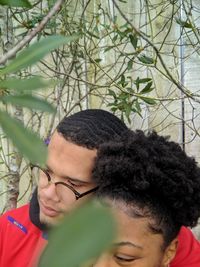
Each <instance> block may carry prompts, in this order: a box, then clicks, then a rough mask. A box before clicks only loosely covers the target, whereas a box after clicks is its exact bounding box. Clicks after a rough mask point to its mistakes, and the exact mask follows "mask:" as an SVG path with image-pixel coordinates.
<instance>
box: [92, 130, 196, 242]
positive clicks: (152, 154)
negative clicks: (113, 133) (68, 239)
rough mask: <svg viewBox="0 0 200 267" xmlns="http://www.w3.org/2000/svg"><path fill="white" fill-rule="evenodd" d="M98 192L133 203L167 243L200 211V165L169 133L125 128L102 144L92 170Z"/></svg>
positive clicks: (194, 219) (194, 223) (188, 224)
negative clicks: (150, 220)
mask: <svg viewBox="0 0 200 267" xmlns="http://www.w3.org/2000/svg"><path fill="white" fill-rule="evenodd" d="M93 179H94V181H95V182H96V183H97V184H98V185H99V190H98V195H99V196H103V197H108V198H112V199H117V200H122V201H124V202H126V203H128V204H134V205H136V206H137V207H139V209H140V210H142V211H143V216H147V215H148V216H150V217H152V218H154V221H155V222H156V223H155V225H154V226H153V227H152V228H154V229H153V230H155V231H156V232H161V233H162V234H163V236H164V239H165V242H166V245H167V244H169V243H170V242H171V241H172V240H173V238H175V237H176V236H177V234H178V232H179V230H180V227H181V226H182V225H184V226H190V227H193V226H195V225H196V224H197V221H198V218H199V217H200V168H199V167H198V166H197V163H196V162H195V160H194V158H192V157H189V156H187V155H186V153H185V152H184V151H183V150H182V149H181V147H180V146H179V145H178V144H177V143H175V142H171V141H169V138H168V137H162V136H159V135H157V134H156V133H155V132H152V133H148V134H147V135H145V134H144V132H142V131H136V132H132V131H127V132H126V133H125V134H124V135H123V137H121V138H118V139H117V140H115V141H113V142H108V143H106V144H103V145H101V146H100V148H99V150H98V155H97V159H96V164H95V168H94V170H93Z"/></svg>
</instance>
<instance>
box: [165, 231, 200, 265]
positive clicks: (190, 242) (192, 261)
mask: <svg viewBox="0 0 200 267" xmlns="http://www.w3.org/2000/svg"><path fill="white" fill-rule="evenodd" d="M178 241H179V244H178V250H177V253H176V257H175V258H174V259H173V261H172V262H171V264H170V267H200V242H199V241H198V240H196V239H195V237H194V235H193V233H192V231H191V230H190V229H188V228H186V227H182V228H181V230H180V233H179V235H178Z"/></svg>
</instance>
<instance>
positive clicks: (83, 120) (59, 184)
mask: <svg viewBox="0 0 200 267" xmlns="http://www.w3.org/2000/svg"><path fill="white" fill-rule="evenodd" d="M126 130H127V127H126V125H125V124H124V123H123V122H122V121H120V120H119V119H118V118H117V117H115V116H114V115H112V114H111V113H109V112H107V111H103V110H85V111H81V112H78V113H76V114H74V115H72V116H69V117H65V118H64V119H63V120H62V121H61V122H60V123H59V125H58V126H57V128H56V130H55V132H54V133H53V135H52V137H51V140H50V143H49V145H48V159H47V165H46V168H41V167H40V166H32V171H33V173H36V175H38V177H39V179H38V180H39V181H38V188H37V190H36V191H35V192H34V194H33V197H32V199H31V202H30V204H27V205H25V206H23V207H21V208H18V209H16V210H13V211H9V212H7V213H6V214H4V215H3V216H2V217H1V219H0V266H2V267H4V266H8V267H16V266H17V267H29V266H30V267H31V266H33V262H34V259H35V258H37V257H36V255H38V254H39V252H41V251H42V248H43V247H44V246H45V245H46V243H47V241H45V239H46V232H47V229H48V227H51V226H53V225H56V224H57V222H58V221H59V220H60V219H62V217H63V216H64V214H67V213H69V212H70V211H71V209H73V208H75V207H76V206H78V205H80V203H82V202H83V201H84V200H85V199H87V198H88V197H91V195H92V194H93V193H94V192H95V191H96V190H98V189H97V187H96V184H95V183H94V182H93V181H92V179H91V174H92V169H93V167H94V160H95V157H96V154H97V149H98V147H99V145H101V144H102V143H104V142H107V141H109V140H112V139H113V138H114V137H116V136H121V135H123V133H124V131H126ZM185 235H188V236H189V239H188V238H187V240H190V242H189V243H187V244H185V243H184V242H183V240H182V241H181V242H180V249H179V250H181V251H183V253H182V254H181V255H182V256H183V257H182V256H181V257H179V259H180V260H178V261H177V265H174V266H173V267H182V266H184V267H189V266H190V265H182V259H184V257H187V256H188V255H190V256H189V257H191V261H192V251H193V250H195V249H196V248H195V246H196V241H195V239H194V237H193V236H192V234H191V232H190V231H189V230H187V229H186V228H185V229H184V231H183V232H182V233H181V234H180V240H181V239H184V236H185ZM188 252H190V253H189V254H188ZM183 254H184V255H183ZM199 254H200V253H199ZM199 266H200V265H198V264H197V265H196V266H193V267H199Z"/></svg>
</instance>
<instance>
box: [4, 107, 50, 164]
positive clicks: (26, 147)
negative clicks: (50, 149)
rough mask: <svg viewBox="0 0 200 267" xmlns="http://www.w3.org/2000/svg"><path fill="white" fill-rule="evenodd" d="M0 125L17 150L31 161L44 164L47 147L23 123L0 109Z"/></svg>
mask: <svg viewBox="0 0 200 267" xmlns="http://www.w3.org/2000/svg"><path fill="white" fill-rule="evenodd" d="M0 126H1V128H2V129H3V131H4V133H5V134H6V135H7V137H8V138H10V139H11V140H12V142H13V144H14V145H15V146H16V147H17V148H18V150H19V151H20V152H21V153H22V154H23V155H24V156H25V157H27V158H28V159H29V160H30V161H31V162H32V163H40V164H42V165H44V164H45V162H46V158H47V147H46V146H45V144H44V142H43V141H42V140H41V139H40V138H39V137H38V136H37V135H36V134H35V133H33V132H31V131H30V130H28V129H26V128H24V126H23V124H22V123H21V122H20V121H18V120H16V119H14V118H12V117H11V116H10V115H9V114H8V113H6V112H4V111H1V110H0Z"/></svg>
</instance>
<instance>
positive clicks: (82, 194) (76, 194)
mask: <svg viewBox="0 0 200 267" xmlns="http://www.w3.org/2000/svg"><path fill="white" fill-rule="evenodd" d="M34 167H36V168H38V169H39V170H41V171H42V172H43V173H45V174H46V176H47V179H48V185H49V183H50V182H51V183H52V184H54V185H55V186H56V185H58V184H61V185H64V186H66V187H67V188H69V189H70V190H71V191H72V192H73V193H74V195H75V198H76V201H77V200H79V199H80V198H82V197H84V196H86V195H88V194H90V193H93V192H95V191H97V189H98V186H96V187H94V188H92V189H90V190H88V191H86V192H84V193H79V192H78V191H76V190H75V189H74V188H73V187H72V186H70V185H68V184H67V183H65V182H55V183H54V182H52V178H51V175H50V174H49V173H48V172H47V171H46V170H45V169H43V168H42V167H40V166H39V165H33V164H31V165H30V168H31V170H33V168H34Z"/></svg>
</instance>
